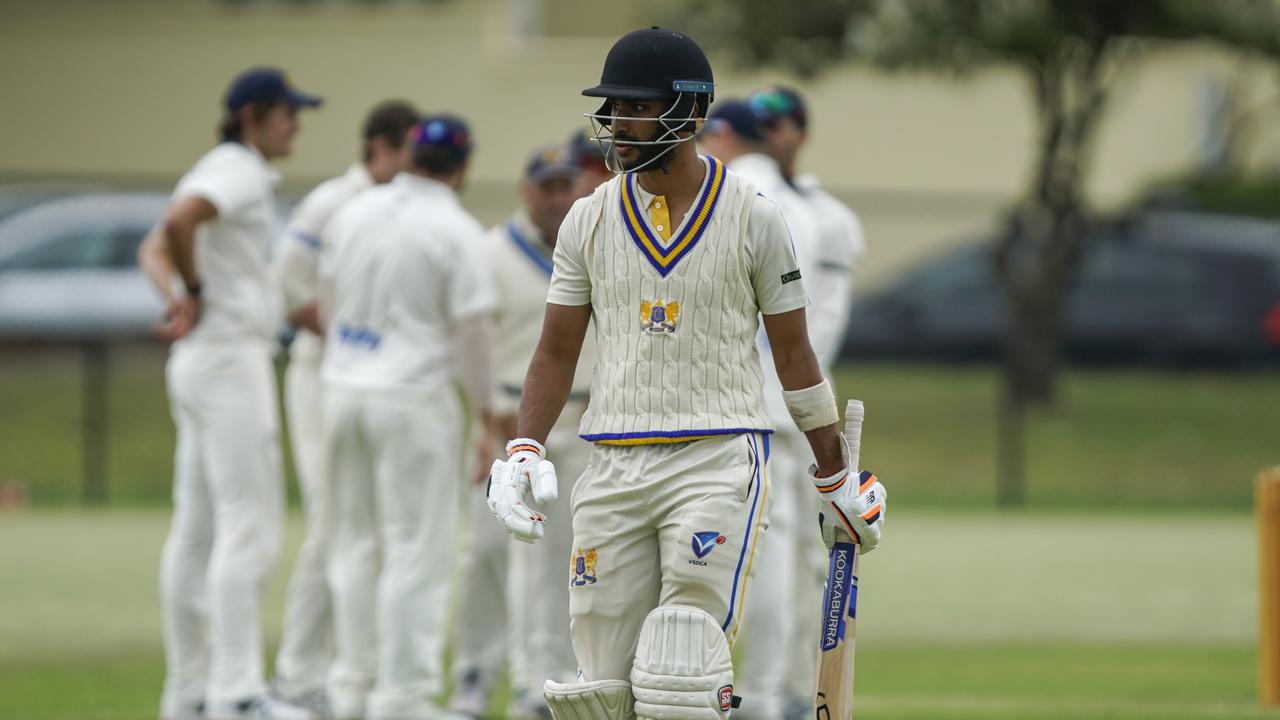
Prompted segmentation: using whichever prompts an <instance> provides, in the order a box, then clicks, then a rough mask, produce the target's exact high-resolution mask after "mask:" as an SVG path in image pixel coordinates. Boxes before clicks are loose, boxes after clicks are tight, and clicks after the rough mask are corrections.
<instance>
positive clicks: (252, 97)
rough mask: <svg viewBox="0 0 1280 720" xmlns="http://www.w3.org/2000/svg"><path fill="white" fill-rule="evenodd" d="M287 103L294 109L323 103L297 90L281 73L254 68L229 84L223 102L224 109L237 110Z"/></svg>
mask: <svg viewBox="0 0 1280 720" xmlns="http://www.w3.org/2000/svg"><path fill="white" fill-rule="evenodd" d="M276 102H287V103H291V104H293V105H295V106H297V107H316V106H317V105H319V104H320V103H321V102H323V101H322V100H321V99H320V98H319V97H317V96H315V95H308V94H307V93H304V92H302V91H301V90H298V89H297V88H295V87H294V86H293V84H292V83H290V82H289V77H288V76H287V75H285V73H284V71H283V70H279V69H276V68H268V67H258V68H251V69H249V70H245V71H244V72H242V73H240V74H239V75H237V76H236V79H235V80H232V81H231V86H230V87H228V88H227V96H226V98H225V100H224V104H225V105H226V108H227V109H228V110H231V111H235V110H239V109H240V108H242V107H244V106H245V105H249V104H252V103H263V104H270V103H276Z"/></svg>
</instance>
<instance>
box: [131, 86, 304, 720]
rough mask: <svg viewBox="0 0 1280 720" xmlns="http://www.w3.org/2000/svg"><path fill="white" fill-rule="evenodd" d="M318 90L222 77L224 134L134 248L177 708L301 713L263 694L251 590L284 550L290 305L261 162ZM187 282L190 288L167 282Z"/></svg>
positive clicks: (190, 718)
mask: <svg viewBox="0 0 1280 720" xmlns="http://www.w3.org/2000/svg"><path fill="white" fill-rule="evenodd" d="M319 104H320V99H319V98H317V97H314V96H311V95H307V94H305V93H302V92H300V91H298V90H297V89H296V88H294V87H293V86H292V85H290V84H289V82H288V80H287V79H286V78H285V75H284V73H283V72H281V71H279V70H276V69H273V68H255V69H252V70H249V71H246V72H244V73H243V74H241V75H240V76H239V77H237V78H236V79H235V80H234V81H233V82H232V84H231V87H230V88H229V89H228V90H227V94H226V97H225V101H224V105H225V110H226V114H225V116H224V118H223V121H222V125H221V128H220V132H221V138H220V139H221V142H220V143H219V144H218V145H217V146H216V147H214V148H213V149H212V150H210V151H209V152H207V153H205V155H204V156H203V157H202V158H200V160H199V161H198V162H196V164H195V165H194V166H193V167H192V168H191V169H190V170H188V171H187V173H186V174H185V175H183V176H182V179H181V180H179V181H178V185H177V187H176V188H175V189H174V191H173V197H172V200H171V201H170V203H169V206H168V208H167V209H166V210H165V215H164V219H163V221H162V222H161V223H160V225H159V226H157V227H156V229H155V230H153V231H152V232H151V233H150V234H149V235H148V236H147V237H146V239H145V240H144V241H143V243H142V246H141V247H140V249H139V258H138V259H139V263H140V264H141V265H142V268H143V270H144V271H145V272H146V273H147V275H148V277H150V279H151V281H152V282H153V283H154V284H155V286H156V288H157V289H158V290H159V291H160V293H161V294H162V295H163V296H164V298H165V300H166V301H167V302H168V314H167V317H166V321H165V323H164V324H163V325H161V326H160V328H159V330H160V331H161V333H162V334H163V335H165V336H167V337H169V338H171V339H173V340H174V343H173V350H172V352H171V353H170V355H169V362H168V365H167V366H166V368H165V377H166V381H167V385H168V389H169V404H170V407H171V411H172V413H173V419H174V424H175V425H177V428H178V446H177V449H176V451H175V457H174V483H173V484H174V487H173V524H172V526H171V527H170V529H169V537H168V539H166V540H165V545H164V552H163V555H162V558H161V561H160V596H161V601H162V603H161V604H162V607H163V612H164V637H165V664H166V672H165V683H164V693H163V695H162V697H161V702H160V716H161V717H162V718H166V719H172V720H195V718H197V717H200V718H208V719H209V720H229V719H231V718H277V719H280V718H307V717H310V713H308V712H305V711H304V710H302V709H300V708H297V707H293V706H290V705H287V704H285V703H282V702H277V701H275V700H273V699H271V698H269V697H268V696H267V695H266V692H265V685H264V682H263V657H262V655H263V649H262V626H261V622H260V616H259V615H260V614H259V605H260V602H261V598H262V592H263V590H264V589H265V586H266V580H267V576H268V574H269V572H270V570H271V568H272V567H273V566H274V564H275V560H276V557H277V555H278V554H279V550H280V541H281V533H282V526H283V523H284V477H283V469H282V467H281V459H280V428H279V424H278V421H277V419H276V418H277V415H276V412H277V411H276V408H277V399H276V378H275V369H274V366H273V364H272V355H273V354H274V352H275V348H276V341H275V338H276V333H277V331H278V330H279V328H280V327H281V322H282V320H283V319H284V315H283V308H282V307H281V298H280V291H279V287H278V286H277V285H276V282H275V278H274V277H273V276H272V274H271V270H270V267H269V266H268V265H267V254H268V251H269V250H270V248H271V243H272V240H273V238H275V237H276V235H277V225H276V223H277V220H276V206H275V185H276V183H277V181H278V179H279V176H278V175H277V174H276V172H275V171H274V170H272V169H271V166H270V164H269V163H270V161H271V160H274V159H277V158H283V157H286V156H288V155H289V153H290V152H291V150H292V147H293V138H294V136H295V135H296V134H297V132H298V109H299V108H301V107H314V106H316V105H319ZM178 287H181V288H183V290H176V288H178Z"/></svg>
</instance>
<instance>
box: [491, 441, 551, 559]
mask: <svg viewBox="0 0 1280 720" xmlns="http://www.w3.org/2000/svg"><path fill="white" fill-rule="evenodd" d="M546 454H547V449H546V448H544V447H543V446H542V444H541V443H539V442H537V441H536V440H530V439H528V438H517V439H515V440H512V441H511V442H509V443H507V459H506V460H505V461H503V460H494V461H493V465H492V466H491V467H490V468H489V487H488V489H487V490H486V492H485V494H486V496H487V502H488V505H489V512H491V513H493V516H494V517H496V518H497V519H498V522H500V523H502V526H503V527H505V528H506V529H507V532H509V533H511V535H512V536H513V537H515V539H517V540H520V541H521V542H527V543H534V542H537V541H538V539H539V538H541V537H542V534H543V532H544V530H545V527H544V526H545V524H546V521H547V518H546V516H545V515H543V514H542V513H540V512H538V511H536V510H535V509H533V508H532V507H530V506H529V499H530V495H532V499H533V501H534V502H536V503H539V504H542V503H548V502H551V501H553V500H555V499H556V497H558V496H559V493H560V490H559V487H558V483H557V481H556V466H555V465H553V464H552V463H551V462H550V461H549V460H546Z"/></svg>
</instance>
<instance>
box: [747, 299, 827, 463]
mask: <svg viewBox="0 0 1280 720" xmlns="http://www.w3.org/2000/svg"><path fill="white" fill-rule="evenodd" d="M764 323H765V332H766V333H767V334H768V336H769V347H770V348H771V350H772V353H773V363H774V366H775V368H776V370H777V373H778V380H779V382H780V383H781V384H782V389H783V397H784V398H785V399H786V401H787V409H788V411H789V412H790V413H791V416H792V418H793V419H795V420H796V424H797V426H798V427H799V428H800V430H801V431H803V432H804V434H805V437H806V438H807V439H808V441H809V447H810V448H812V450H813V457H814V459H815V460H816V461H817V465H818V472H819V474H821V475H829V474H831V473H834V472H837V471H839V470H840V468H842V467H844V455H843V453H842V452H841V450H840V433H839V427H838V425H839V423H838V421H839V417H838V415H837V411H836V410H835V397H834V396H833V395H832V392H831V388H830V386H829V385H828V384H827V382H826V380H824V379H823V377H822V369H821V368H820V367H819V366H818V358H817V356H816V355H814V352H813V347H812V346H811V345H810V344H809V335H808V327H807V325H806V322H805V314H804V310H795V311H792V312H789V313H784V314H782V315H766V316H764Z"/></svg>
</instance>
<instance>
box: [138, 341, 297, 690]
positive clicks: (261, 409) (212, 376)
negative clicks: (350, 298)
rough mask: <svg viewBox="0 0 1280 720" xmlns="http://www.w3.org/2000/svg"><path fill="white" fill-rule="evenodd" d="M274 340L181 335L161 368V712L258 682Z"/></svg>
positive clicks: (271, 542) (277, 491) (275, 531)
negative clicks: (171, 438) (170, 450)
mask: <svg viewBox="0 0 1280 720" xmlns="http://www.w3.org/2000/svg"><path fill="white" fill-rule="evenodd" d="M271 350H272V346H271V344H270V343H268V342H266V341H262V340H253V339H245V340H239V341H226V340H224V341H217V342H214V341H185V342H181V343H178V344H176V345H175V346H174V347H173V350H172V352H171V354H170V356H169V362H168V365H167V367H166V370H165V374H166V380H167V384H168V389H169V402H170V407H171V412H172V414H173V420H174V423H175V424H176V425H177V429H178V445H177V451H176V453H175V458H174V483H173V523H172V525H171V526H170V529H169V537H168V539H167V540H166V541H165V544H164V551H163V554H162V557H161V561H160V595H161V604H162V606H163V608H164V611H163V613H164V639H165V663H166V675H165V683H164V694H163V698H162V701H161V714H162V715H164V714H169V713H173V712H176V711H177V709H178V708H183V707H189V706H190V705H191V703H193V702H199V701H201V700H204V701H205V702H207V703H222V702H237V701H241V700H245V699H248V698H252V697H254V696H257V695H259V694H261V693H262V692H263V679H262V676H263V658H262V653H263V651H262V628H261V622H260V617H259V606H260V603H261V598H262V591H263V589H264V586H265V584H266V579H267V576H268V574H269V572H270V570H271V569H272V567H273V566H274V563H275V561H276V557H277V555H278V554H279V550H280V542H281V531H282V526H283V522H284V517H283V513H284V482H283V478H282V475H283V473H282V469H281V465H280V438H279V423H278V421H277V415H276V413H277V410H276V381H275V373H274V369H273V366H272V362H271Z"/></svg>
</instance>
